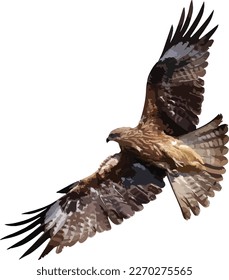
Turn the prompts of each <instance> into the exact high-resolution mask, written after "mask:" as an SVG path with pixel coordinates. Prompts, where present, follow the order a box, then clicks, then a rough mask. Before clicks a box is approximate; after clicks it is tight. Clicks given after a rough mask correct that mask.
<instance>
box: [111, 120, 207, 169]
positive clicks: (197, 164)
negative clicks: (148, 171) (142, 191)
mask: <svg viewBox="0 0 229 280" xmlns="http://www.w3.org/2000/svg"><path fill="white" fill-rule="evenodd" d="M111 135H116V137H112V136H111V137H108V140H113V141H116V142H118V143H119V145H120V148H121V150H127V151H129V152H130V153H133V154H134V155H135V156H136V157H137V158H141V159H142V160H143V161H144V162H146V163H147V164H151V165H154V166H157V167H159V168H163V169H164V170H166V171H168V172H170V173H176V172H177V171H183V170H187V168H189V169H190V170H192V169H195V170H200V171H201V170H204V169H205V168H204V161H203V159H202V158H201V156H199V155H198V153H196V152H195V150H193V149H192V148H190V147H189V146H187V145H186V144H185V143H183V141H181V140H179V139H177V138H175V137H173V136H170V135H167V134H165V133H164V132H163V131H162V130H158V129H156V130H155V129H154V125H151V126H148V129H147V127H144V128H143V127H141V128H139V127H138V126H137V127H136V128H125V127H123V128H118V129H115V130H113V131H112V132H111Z"/></svg>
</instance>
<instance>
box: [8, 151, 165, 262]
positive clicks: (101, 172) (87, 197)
mask: <svg viewBox="0 0 229 280" xmlns="http://www.w3.org/2000/svg"><path fill="white" fill-rule="evenodd" d="M164 176H165V173H164V171H162V170H159V169H154V168H152V167H150V166H147V165H146V164H144V163H142V162H140V161H138V160H136V159H134V158H132V157H131V156H130V155H127V154H125V152H122V153H119V154H115V155H114V156H112V157H109V158H107V159H106V160H105V161H104V162H103V163H102V165H101V166H100V168H99V169H98V171H97V172H96V173H94V174H93V175H92V176H89V177H87V178H85V179H83V180H81V181H78V182H76V183H74V184H72V185H70V187H69V191H68V192H67V193H66V194H65V195H64V196H62V197H61V198H60V199H58V200H57V201H56V202H54V203H52V204H50V205H48V206H46V207H43V208H40V209H38V210H34V211H30V212H27V213H29V214H34V213H37V212H39V211H40V213H39V214H36V215H35V216H34V217H32V218H29V219H27V220H25V221H21V222H18V223H13V224H10V225H11V226H20V225H24V224H28V223H30V224H29V225H27V226H26V227H24V228H23V229H21V230H19V231H17V232H15V233H13V234H10V235H8V236H6V237H4V238H11V237H15V236H18V235H20V234H23V233H26V232H27V231H29V230H31V229H34V228H35V227H37V226H38V227H37V228H35V230H34V231H33V232H32V233H30V234H29V235H27V236H26V237H25V238H23V239H22V240H20V241H19V242H17V243H15V244H14V245H13V246H11V247H10V248H15V247H18V246H21V245H24V244H25V243H27V242H29V241H30V240H32V239H33V238H35V237H36V236H38V235H39V234H40V233H42V235H41V236H40V237H39V238H38V240H37V241H36V242H35V243H34V244H33V245H32V246H31V247H30V248H29V249H28V250H27V251H26V252H25V253H24V254H23V255H22V257H25V256H27V255H28V254H30V253H32V252H33V251H34V250H36V249H37V248H38V247H39V246H40V245H42V244H43V242H45V241H46V240H47V239H50V240H49V242H48V244H47V246H46V247H45V249H44V251H43V252H42V254H41V256H40V258H42V257H44V256H45V255H47V254H48V253H49V252H50V251H51V250H52V249H53V248H56V252H57V253H59V252H61V251H62V249H63V248H64V247H65V246H72V245H74V244H75V243H76V242H84V241H85V240H86V239H87V238H88V237H92V236H94V235H95V233H96V232H102V231H105V230H109V229H111V222H112V223H114V224H120V223H122V222H123V220H124V219H127V218H129V217H131V216H133V215H134V213H135V212H136V211H140V210H142V208H143V204H145V203H148V202H150V201H151V200H154V199H155V198H156V195H157V194H159V193H160V192H161V188H162V187H164V182H163V178H164Z"/></svg>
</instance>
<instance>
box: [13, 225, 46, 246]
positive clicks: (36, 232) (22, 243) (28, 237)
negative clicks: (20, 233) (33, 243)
mask: <svg viewBox="0 0 229 280" xmlns="http://www.w3.org/2000/svg"><path fill="white" fill-rule="evenodd" d="M43 230H44V226H40V227H38V228H37V229H35V230H34V231H33V232H32V233H30V234H29V235H27V236H26V237H25V238H23V239H22V240H20V241H19V242H17V243H15V244H13V245H12V246H10V247H9V248H8V249H12V248H15V247H19V246H22V245H24V244H25V243H27V242H29V241H30V240H32V239H33V238H34V237H36V236H37V235H38V234H39V233H41V232H42V231H43Z"/></svg>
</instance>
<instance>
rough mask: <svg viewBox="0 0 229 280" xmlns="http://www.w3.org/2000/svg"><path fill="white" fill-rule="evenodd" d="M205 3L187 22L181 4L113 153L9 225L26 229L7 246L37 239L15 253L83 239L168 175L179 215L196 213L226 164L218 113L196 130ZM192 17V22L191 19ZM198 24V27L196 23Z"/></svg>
mask: <svg viewBox="0 0 229 280" xmlns="http://www.w3.org/2000/svg"><path fill="white" fill-rule="evenodd" d="M203 13H204V4H203V5H202V7H201V9H200V11H199V13H198V14H197V16H196V17H195V19H194V20H192V14H193V3H192V2H191V3H190V7H189V10H188V13H187V15H185V9H183V11H182V13H181V17H180V20H179V23H178V25H177V28H176V29H175V32H173V26H172V27H171V29H170V31H169V34H168V37H167V40H166V43H165V46H164V49H163V51H162V54H161V56H160V58H159V60H158V62H157V63H156V64H155V65H154V67H153V68H152V70H151V71H150V73H149V76H148V80H147V85H146V97H145V103H144V108H143V112H142V116H141V118H140V121H139V123H138V125H137V126H136V127H134V128H130V127H122V128H117V129H114V130H113V131H111V133H110V134H109V135H108V137H107V142H109V141H115V142H117V143H118V144H119V146H120V152H119V153H116V154H114V155H112V156H109V157H108V158H107V159H105V160H104V161H103V162H102V164H101V165H100V167H99V168H98V170H97V171H96V172H94V173H93V174H92V175H90V176H88V177H86V178H84V179H82V180H79V181H77V182H75V183H73V184H71V185H69V186H67V187H66V188H64V189H62V190H60V191H59V193H63V194H64V195H63V196H62V197H60V198H59V199H58V200H57V201H55V202H53V203H51V204H50V205H48V206H45V207H43V208H40V209H37V210H34V211H30V212H26V213H24V214H34V215H33V216H32V217H31V218H28V219H26V220H24V221H21V222H17V223H12V224H8V225H9V226H22V225H26V226H25V228H23V229H21V230H19V231H17V232H15V233H13V234H10V235H8V236H6V237H4V238H3V239H5V238H11V237H15V236H18V235H20V234H23V233H26V232H27V231H29V230H32V229H33V231H32V233H30V234H29V235H27V236H26V237H25V238H23V239H22V240H20V241H19V242H17V243H16V244H14V245H13V246H11V247H10V248H14V247H18V246H21V245H24V244H25V243H27V242H29V241H30V240H32V239H34V238H35V237H37V236H38V235H39V234H41V235H40V237H38V239H37V240H36V241H35V242H34V243H33V245H32V246H31V247H30V248H29V249H28V250H27V251H26V252H25V253H24V254H23V255H22V257H25V256H26V255H28V254H30V253H32V252H33V251H34V250H36V249H37V248H38V247H39V246H40V245H42V244H43V243H44V242H45V241H46V240H49V242H48V243H47V246H46V247H45V248H44V251H43V252H42V254H41V256H40V258H42V257H44V256H45V255H47V254H48V253H49V252H50V251H51V250H52V249H54V248H56V252H57V253H60V252H61V251H62V249H63V248H64V247H65V246H72V245H74V244H75V243H76V242H84V241H85V240H86V239H87V238H88V237H92V236H94V235H95V233H96V232H103V231H105V230H109V229H111V222H112V223H114V224H120V223H122V221H123V220H124V219H127V218H129V217H131V216H133V215H134V213H135V212H136V211H140V210H142V209H143V204H146V203H148V202H150V201H152V200H154V199H155V198H156V196H157V195H158V194H159V193H161V191H162V188H163V187H164V185H165V183H164V178H165V177H166V176H167V177H168V179H169V182H170V184H171V187H172V189H173V192H174V194H175V197H176V199H177V201H178V204H179V206H180V208H181V212H182V214H183V217H184V218H185V219H189V218H190V217H191V213H193V214H194V215H198V214H199V212H200V205H202V206H204V207H206V206H208V205H209V200H208V197H212V196H214V191H219V190H220V189H221V185H220V181H221V180H222V178H223V177H222V174H223V173H224V172H225V168H224V167H223V166H224V165H225V164H226V163H227V159H226V157H225V154H226V153H227V148H226V146H225V145H226V143H227V142H228V136H227V135H226V133H227V125H226V124H221V122H222V115H218V116H216V117H215V118H214V119H213V120H212V121H210V122H209V123H208V124H206V125H204V126H202V127H200V128H197V127H196V126H197V124H198V122H199V118H198V115H200V113H201V106H202V102H203V95H204V81H203V80H202V77H203V76H204V75H205V68H206V66H207V64H208V63H207V58H208V56H209V48H210V47H211V45H212V43H213V40H212V39H211V37H212V35H213V33H214V32H215V31H216V29H217V26H216V27H214V28H213V29H211V30H210V31H209V32H207V33H206V32H205V29H206V27H207V26H208V24H209V22H210V21H211V19H212V16H213V12H212V13H211V14H210V15H209V17H208V18H207V19H206V20H205V21H204V22H203V23H202V25H201V24H200V21H201V19H202V16H203ZM191 20H192V23H191ZM199 25H200V26H199Z"/></svg>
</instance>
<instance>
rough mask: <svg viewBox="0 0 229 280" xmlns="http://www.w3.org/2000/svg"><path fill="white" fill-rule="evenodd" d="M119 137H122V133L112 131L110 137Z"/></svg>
mask: <svg viewBox="0 0 229 280" xmlns="http://www.w3.org/2000/svg"><path fill="white" fill-rule="evenodd" d="M117 137H120V133H111V134H110V135H109V138H117Z"/></svg>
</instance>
